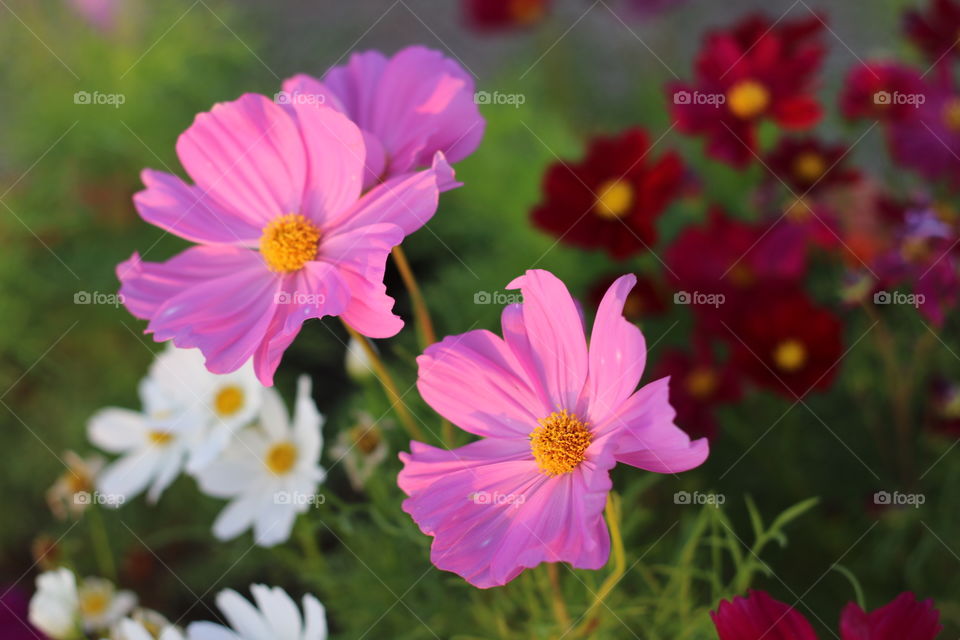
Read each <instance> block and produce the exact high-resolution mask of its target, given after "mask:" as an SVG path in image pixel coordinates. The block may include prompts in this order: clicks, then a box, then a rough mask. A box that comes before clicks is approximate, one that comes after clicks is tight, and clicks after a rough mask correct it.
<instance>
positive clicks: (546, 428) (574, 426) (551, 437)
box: [530, 409, 592, 476]
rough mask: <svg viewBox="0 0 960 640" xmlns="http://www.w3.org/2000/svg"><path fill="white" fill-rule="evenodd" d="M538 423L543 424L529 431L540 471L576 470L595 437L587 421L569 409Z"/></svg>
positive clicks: (557, 472) (556, 472)
mask: <svg viewBox="0 0 960 640" xmlns="http://www.w3.org/2000/svg"><path fill="white" fill-rule="evenodd" d="M537 422H539V423H540V426H539V427H537V428H536V429H534V430H533V431H532V432H531V433H530V449H531V450H532V451H533V457H534V458H535V459H536V461H537V465H538V466H539V467H540V471H542V472H543V473H545V474H547V475H549V476H557V475H560V474H563V473H569V472H571V471H573V470H574V469H576V468H577V465H579V464H580V463H581V462H583V460H584V458H585V457H586V452H587V447H589V446H590V442H591V440H592V438H591V435H590V430H589V429H588V428H587V423H585V422H583V421H582V420H580V418H578V417H577V416H576V415H575V414H572V413H570V412H569V411H567V410H566V409H564V410H563V411H560V412H556V411H555V412H553V413H551V414H550V415H549V416H547V417H546V418H541V419H540V420H538V421H537Z"/></svg>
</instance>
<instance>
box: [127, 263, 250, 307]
mask: <svg viewBox="0 0 960 640" xmlns="http://www.w3.org/2000/svg"><path fill="white" fill-rule="evenodd" d="M255 268H260V269H262V268H263V261H262V260H261V259H260V256H259V254H257V253H256V252H254V251H250V250H248V249H242V248H239V247H227V246H219V247H191V248H189V249H187V250H186V251H183V252H182V253H180V254H178V255H176V256H174V257H173V258H171V259H170V260H167V261H166V262H143V261H142V260H141V259H140V255H139V254H137V253H134V254H133V255H132V256H131V257H130V259H129V260H127V261H126V262H121V263H120V264H119V265H117V278H118V279H119V280H120V283H121V286H120V295H121V296H123V303H124V305H125V306H126V307H127V310H128V311H130V313H132V314H133V315H135V316H136V317H138V318H140V319H143V320H148V319H150V318H152V317H153V316H154V315H156V313H157V310H158V309H159V308H160V306H161V305H163V304H164V303H165V302H166V301H167V300H169V299H170V298H172V297H173V296H175V295H177V294H179V293H181V292H182V291H184V290H185V289H187V288H189V287H192V286H194V285H196V284H200V283H202V282H206V281H207V280H213V279H218V278H224V277H227V276H230V275H232V274H234V273H237V272H241V271H246V270H249V269H255Z"/></svg>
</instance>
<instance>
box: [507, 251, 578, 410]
mask: <svg viewBox="0 0 960 640" xmlns="http://www.w3.org/2000/svg"><path fill="white" fill-rule="evenodd" d="M507 289H520V291H521V293H522V294H523V305H522V306H521V311H522V315H523V324H524V327H525V329H526V334H527V340H528V341H529V345H530V352H529V355H530V359H531V360H532V362H533V365H534V369H535V370H536V373H537V377H538V378H539V380H540V381H541V382H542V384H543V387H544V389H545V390H546V392H547V395H548V396H549V398H550V400H551V402H552V403H553V405H554V406H553V410H556V411H559V410H562V409H566V410H568V411H571V412H573V413H577V411H578V409H579V407H578V406H577V404H578V400H579V399H580V393H581V391H582V390H583V386H584V383H585V382H586V379H587V368H588V359H587V341H586V338H585V336H584V332H583V322H582V320H581V318H580V313H579V312H578V310H577V305H576V304H575V303H574V301H573V298H572V297H571V296H570V292H569V291H568V290H567V287H566V285H565V284H563V282H561V281H560V279H559V278H557V277H556V276H555V275H553V274H552V273H550V272H549V271H543V270H542V269H532V270H530V271H527V272H526V274H525V275H522V276H520V277H519V278H517V279H515V280H514V281H513V282H511V283H510V284H508V285H507Z"/></svg>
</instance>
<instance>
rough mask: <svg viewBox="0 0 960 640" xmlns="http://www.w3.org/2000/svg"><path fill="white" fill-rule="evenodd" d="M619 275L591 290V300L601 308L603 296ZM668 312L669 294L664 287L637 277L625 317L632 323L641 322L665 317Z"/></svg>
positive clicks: (628, 298)
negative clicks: (652, 317)
mask: <svg viewBox="0 0 960 640" xmlns="http://www.w3.org/2000/svg"><path fill="white" fill-rule="evenodd" d="M619 277H620V276H619V275H615V276H608V277H606V278H602V279H601V280H599V281H598V282H597V284H595V285H593V287H591V289H590V299H591V300H593V301H594V303H595V306H599V304H600V301H601V300H602V299H603V295H604V294H605V293H606V292H607V289H609V288H610V285H612V284H613V282H614V280H616V279H617V278H619ZM666 311H667V294H666V292H665V291H664V285H663V284H662V283H661V282H659V281H657V280H654V279H652V278H648V277H645V276H639V275H638V276H637V284H636V286H635V287H634V288H633V289H631V290H630V293H629V294H627V300H626V302H625V303H624V305H623V315H624V317H625V318H626V319H627V320H629V321H630V322H634V323H637V322H640V321H641V320H642V319H645V318H648V317H650V316H659V315H663V314H664V313H666Z"/></svg>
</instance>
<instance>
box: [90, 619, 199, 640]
mask: <svg viewBox="0 0 960 640" xmlns="http://www.w3.org/2000/svg"><path fill="white" fill-rule="evenodd" d="M104 640H184V638H183V634H182V633H180V630H179V629H177V628H176V627H174V626H172V625H169V624H167V625H164V626H162V627H159V628H156V629H154V628H152V627H150V628H148V626H147V625H144V624H143V623H140V622H137V621H136V620H132V619H130V618H124V619H123V620H121V621H120V622H118V623H117V624H116V625H115V626H114V628H113V630H112V631H111V632H110V637H109V638H108V639H107V638H105V639H104Z"/></svg>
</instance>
